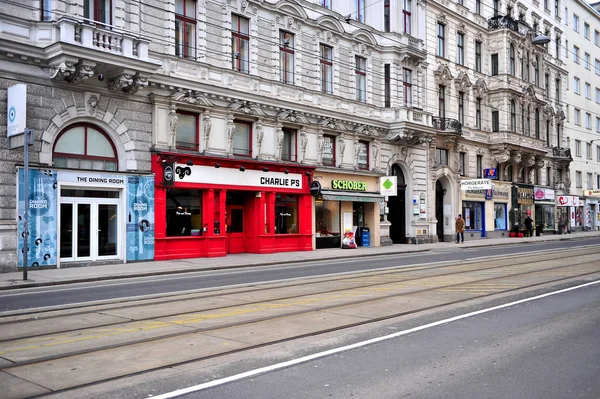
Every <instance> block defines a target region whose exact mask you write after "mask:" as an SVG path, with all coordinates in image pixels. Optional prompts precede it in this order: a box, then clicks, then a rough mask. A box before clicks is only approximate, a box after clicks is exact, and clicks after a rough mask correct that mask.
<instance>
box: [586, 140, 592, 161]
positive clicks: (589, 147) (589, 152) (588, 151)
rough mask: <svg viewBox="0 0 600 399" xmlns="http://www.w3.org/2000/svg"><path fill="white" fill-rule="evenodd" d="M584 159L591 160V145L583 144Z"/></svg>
mask: <svg viewBox="0 0 600 399" xmlns="http://www.w3.org/2000/svg"><path fill="white" fill-rule="evenodd" d="M585 157H586V158H587V159H592V143H585Z"/></svg>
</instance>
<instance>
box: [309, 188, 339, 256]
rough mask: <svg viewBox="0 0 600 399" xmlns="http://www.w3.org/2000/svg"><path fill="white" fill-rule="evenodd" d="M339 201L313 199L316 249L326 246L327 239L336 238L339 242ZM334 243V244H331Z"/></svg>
mask: <svg viewBox="0 0 600 399" xmlns="http://www.w3.org/2000/svg"><path fill="white" fill-rule="evenodd" d="M340 215H341V213H340V201H328V200H325V201H320V200H316V201H315V225H316V226H315V236H316V244H317V245H316V246H317V249H320V248H327V245H326V244H325V243H326V242H328V241H331V240H335V239H337V246H338V247H339V246H341V244H340V241H339V240H340V238H339V237H340V235H341V233H340V220H341V217H340ZM333 245H335V244H333Z"/></svg>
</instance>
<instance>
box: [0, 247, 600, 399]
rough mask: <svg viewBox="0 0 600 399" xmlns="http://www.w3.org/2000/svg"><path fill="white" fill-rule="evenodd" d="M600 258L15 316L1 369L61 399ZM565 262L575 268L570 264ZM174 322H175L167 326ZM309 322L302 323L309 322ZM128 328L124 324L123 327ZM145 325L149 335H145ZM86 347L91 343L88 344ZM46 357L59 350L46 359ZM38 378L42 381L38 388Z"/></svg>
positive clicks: (474, 295) (567, 271)
mask: <svg viewBox="0 0 600 399" xmlns="http://www.w3.org/2000/svg"><path fill="white" fill-rule="evenodd" d="M598 252H600V248H589V249H586V250H581V249H580V250H578V251H577V252H576V253H577V256H573V252H572V251H570V252H568V253H567V254H564V255H557V254H543V255H538V256H535V257H532V256H531V255H527V256H517V257H511V258H508V259H507V258H504V259H499V260H494V261H489V262H488V263H487V265H486V266H481V263H480V262H475V261H473V262H471V263H468V262H463V263H461V264H457V265H446V266H438V267H435V268H432V267H411V268H403V269H399V270H396V271H389V270H388V271H385V272H379V273H377V272H368V273H359V274H357V275H352V276H348V275H346V276H342V277H340V276H338V277H330V278H318V279H315V278H311V279H310V281H307V282H305V283H302V284H299V283H298V281H295V282H294V284H279V285H275V286H273V284H266V286H265V287H253V289H251V290H235V289H234V290H226V292H224V291H223V290H219V291H217V292H212V293H203V295H199V296H196V297H194V298H193V299H190V296H189V295H186V298H183V299H179V300H175V299H174V298H170V300H169V301H164V302H163V303H156V302H155V303H151V304H149V305H147V306H145V305H142V306H139V304H129V305H127V306H121V307H118V306H113V307H112V308H108V309H101V310H98V309H94V313H87V316H84V315H83V314H82V313H77V314H72V313H71V314H67V315H65V316H64V317H71V318H73V317H74V316H76V317H79V318H81V317H88V318H93V317H100V316H102V317H105V318H106V317H108V316H107V315H114V317H108V318H110V319H111V322H109V323H102V322H101V321H100V322H99V324H97V325H94V326H93V327H91V328H80V329H69V328H68V327H66V324H67V323H61V319H62V320H63V321H64V320H66V319H64V318H61V317H60V316H59V315H54V316H53V317H50V318H48V317H46V318H42V319H37V320H36V319H34V318H35V317H36V315H35V314H33V315H31V314H30V315H27V316H26V317H28V318H30V319H31V320H19V321H18V322H17V321H15V318H14V317H10V318H9V322H3V323H0V327H2V328H1V330H0V331H2V332H1V333H0V339H4V340H3V341H2V342H0V356H2V357H3V358H5V359H7V360H8V361H12V362H14V363H12V364H3V365H2V366H1V367H0V369H1V370H2V371H4V372H5V373H8V374H10V375H14V376H16V377H19V378H21V379H24V380H26V381H31V382H32V383H35V384H38V385H39V386H49V387H50V388H49V389H50V390H52V392H51V393H52V394H56V393H57V392H63V391H64V392H66V391H69V390H73V389H77V388H80V387H84V386H88V385H93V384H98V383H102V382H107V381H111V380H114V379H116V378H122V377H124V376H133V375H137V374H140V373H144V372H149V371H155V370H160V369H164V368H167V367H174V366H177V365H182V364H187V363H191V362H197V361H199V360H203V359H209V358H214V357H217V356H222V355H226V354H231V353H235V352H241V351H247V350H251V349H254V348H258V347H264V346H267V345H272V344H275V343H280V342H285V341H290V340H294V339H298V338H302V337H307V336H313V335H316V334H321V333H325V332H331V331H338V330H343V329H347V328H350V327H355V326H360V325H365V324H369V323H374V322H377V321H382V320H387V319H393V318H396V317H400V316H405V315H408V314H414V313H417V312H422V311H425V310H432V309H436V308H441V307H442V306H447V305H453V304H458V303H464V302H467V301H471V300H473V299H478V298H482V297H487V296H490V295H494V294H500V293H506V292H511V291H515V290H520V289H527V288H532V287H536V286H540V285H542V284H548V283H559V282H564V281H566V280H570V279H573V278H580V277H585V276H589V275H591V274H597V273H599V272H600V264H599V262H597V254H598ZM567 261H569V264H564V263H565V262H567ZM315 280H317V281H315ZM328 285H329V287H328ZM340 285H343V287H342V286H340ZM294 290H296V294H293V295H290V292H291V291H294ZM253 294H254V295H259V294H262V295H264V296H266V297H268V298H266V299H265V298H261V300H248V301H245V302H244V301H243V299H242V298H243V297H244V295H253ZM434 294H438V296H439V295H440V294H441V295H442V296H450V297H451V298H449V300H445V301H442V302H441V303H440V302H439V300H438V302H437V303H433V304H432V303H427V298H428V297H431V296H433V295H434ZM419 295H421V297H419ZM216 296H218V297H219V299H220V300H227V297H229V303H227V304H225V305H222V306H212V307H211V306H205V307H204V308H203V309H201V310H199V309H196V310H195V311H192V312H185V311H184V312H182V311H180V310H179V309H178V308H177V307H176V306H174V303H175V302H179V303H180V304H181V302H182V301H184V302H185V303H186V304H187V303H188V302H190V301H197V302H202V301H207V300H208V299H209V297H213V298H215V297H216ZM269 296H270V297H269ZM410 298H412V299H415V298H417V299H418V300H417V302H419V300H420V301H421V305H417V306H413V307H412V308H411V307H410V306H408V307H404V308H402V309H401V308H398V307H397V305H398V303H404V304H405V305H406V303H407V302H402V301H406V300H407V299H410ZM412 299H411V300H412ZM236 301H237V303H236ZM159 305H162V306H163V308H165V307H166V308H169V307H171V310H170V311H169V310H167V311H162V313H161V310H157V311H156V312H155V314H153V315H152V316H148V317H141V318H139V319H129V321H127V322H124V321H123V317H126V316H123V315H121V316H119V311H123V312H125V313H124V314H125V315H126V314H127V312H135V311H136V309H137V311H139V310H140V308H144V307H145V308H146V309H145V311H146V312H152V311H153V308H154V307H157V306H159ZM391 305H393V306H391ZM390 306H391V307H392V308H393V309H392V310H389V307H390ZM361 309H362V311H363V312H364V311H365V309H370V311H371V312H374V313H373V314H371V315H370V316H366V315H363V316H359V317H352V316H343V315H347V314H349V313H352V311H353V310H354V311H359V310H361ZM333 311H335V312H333ZM96 312H98V313H96ZM334 313H335V314H336V315H337V319H336V316H332V317H331V319H332V321H327V322H324V323H323V322H322V323H321V325H320V326H315V327H314V328H313V326H311V325H310V324H309V322H310V321H311V320H313V321H314V320H315V317H319V315H323V314H328V315H330V316H331V315H333V314H334ZM168 316H171V317H173V318H175V319H174V320H173V319H171V320H169V319H168ZM311 318H312V319H311ZM115 319H120V321H121V322H120V323H116V322H115ZM158 319H162V320H158ZM165 319H166V320H165ZM303 320H305V322H304V323H303ZM50 322H51V323H52V324H53V325H57V326H59V327H61V326H63V325H65V328H64V331H60V328H59V329H58V331H54V332H52V333H48V332H46V333H45V334H38V335H36V336H31V337H29V338H27V339H23V338H21V337H22V334H21V335H16V334H13V338H10V337H7V335H10V334H11V333H10V331H9V330H13V332H14V331H15V330H19V331H21V333H22V332H23V331H26V330H25V328H27V327H29V328H32V327H35V324H42V325H48V323H50ZM210 322H212V323H213V325H212V326H209V327H207V326H201V327H195V326H194V325H198V324H203V323H206V324H210ZM286 323H292V324H293V325H294V326H295V327H294V328H293V329H292V330H293V331H284V330H286V328H285V326H286ZM121 325H122V327H119V326H121ZM144 325H145V326H146V327H147V328H144V327H143V326H144ZM11 326H12V327H11ZM174 326H176V327H185V328H183V331H176V332H172V331H173V327H174ZM248 328H251V329H253V330H255V331H261V329H262V331H265V329H268V330H269V331H271V330H274V331H271V337H267V338H266V339H264V340H262V341H261V342H256V341H255V342H252V341H253V339H248V334H250V332H249V331H248V330H247V329H248ZM244 329H246V332H244ZM167 330H168V331H167ZM149 332H150V335H152V333H154V334H155V335H154V336H146V337H143V335H144V334H146V335H148V334H149ZM136 333H137V334H140V333H141V335H142V337H141V338H137V337H132V339H130V340H129V341H127V340H125V342H113V343H110V342H109V343H108V344H107V342H106V341H110V340H111V339H113V341H114V340H115V339H121V341H123V340H122V338H123V337H125V336H127V335H128V334H129V335H130V336H132V335H135V334H136ZM236 334H242V335H243V334H246V336H245V337H241V338H244V339H246V341H244V340H243V339H241V338H240V337H238V338H236ZM208 336H210V337H211V339H208V341H209V342H210V343H212V345H208V349H206V348H205V349H206V350H205V351H204V352H203V353H198V352H194V351H191V352H193V353H190V351H189V350H188V351H186V352H185V354H181V353H177V354H175V353H170V356H169V357H171V358H169V357H163V358H160V359H154V358H151V359H150V358H148V359H147V361H146V362H136V364H135V365H133V364H131V362H129V363H128V362H127V359H123V362H122V363H120V364H119V366H121V367H122V369H121V370H120V371H116V369H118V367H117V368H115V367H112V368H111V367H110V364H107V363H106V362H107V361H109V360H113V359H114V358H117V359H122V355H123V353H126V352H127V350H128V349H130V350H136V351H138V352H137V356H140V353H141V354H142V357H143V355H144V352H148V354H147V356H151V355H152V354H153V353H154V352H153V346H157V347H161V345H162V347H169V345H177V343H181V342H193V341H194V340H203V339H204V340H205V341H206V340H207V337H208ZM215 337H217V338H215ZM259 340H260V338H259ZM218 342H221V343H228V344H229V345H230V346H229V347H223V348H221V347H219V345H217V344H216V343H218ZM69 345H73V346H75V345H79V346H80V347H81V346H83V348H81V349H77V350H71V351H69V350H68V346H69ZM85 345H88V346H87V347H85ZM174 348H177V346H174ZM49 351H50V352H52V351H54V352H56V353H55V354H52V355H48V352H49ZM87 361H90V362H91V363H92V364H94V365H95V366H96V367H97V366H99V365H102V364H104V365H105V366H106V368H107V369H106V370H102V371H99V369H98V371H97V372H94V373H91V374H90V373H88V375H87V376H85V377H83V376H82V375H77V376H75V374H74V373H77V370H72V367H71V366H72V365H73V364H85V362H87ZM49 364H52V366H51V368H52V369H51V370H48V369H47V368H48V367H49V366H48V365H49ZM45 368H46V370H45V371H46V373H41V374H40V370H43V369H45ZM48 373H50V376H51V377H50V379H48ZM36 375H38V377H37V379H38V380H37V381H36ZM42 375H46V377H45V379H44V380H43V381H39V379H40V378H42ZM52 376H54V377H52ZM59 376H60V377H59ZM69 376H70V377H72V378H69ZM75 377H76V378H75ZM69 381H71V382H69ZM40 394H43V392H40Z"/></svg>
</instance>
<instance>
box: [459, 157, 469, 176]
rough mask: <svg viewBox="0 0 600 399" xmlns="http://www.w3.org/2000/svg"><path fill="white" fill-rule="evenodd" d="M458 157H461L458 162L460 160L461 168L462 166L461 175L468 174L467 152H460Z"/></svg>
mask: <svg viewBox="0 0 600 399" xmlns="http://www.w3.org/2000/svg"><path fill="white" fill-rule="evenodd" d="M458 157H459V160H458V162H459V168H460V169H459V171H458V173H459V174H460V175H461V176H466V174H467V154H466V153H464V152H460V153H459V154H458Z"/></svg>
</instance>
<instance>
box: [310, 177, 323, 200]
mask: <svg viewBox="0 0 600 399" xmlns="http://www.w3.org/2000/svg"><path fill="white" fill-rule="evenodd" d="M310 194H311V195H312V196H313V197H318V196H319V195H321V183H319V182H318V181H313V182H312V183H311V184H310Z"/></svg>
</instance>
